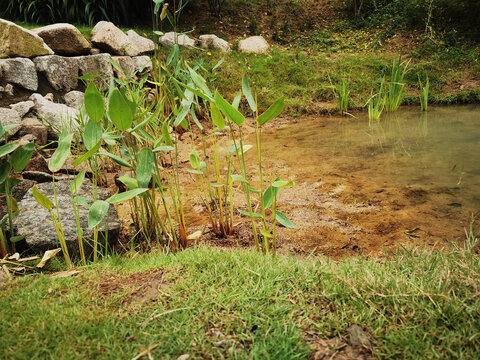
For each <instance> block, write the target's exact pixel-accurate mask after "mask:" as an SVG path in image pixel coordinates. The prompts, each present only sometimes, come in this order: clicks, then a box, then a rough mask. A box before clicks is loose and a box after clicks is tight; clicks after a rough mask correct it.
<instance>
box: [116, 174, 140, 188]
mask: <svg viewBox="0 0 480 360" xmlns="http://www.w3.org/2000/svg"><path fill="white" fill-rule="evenodd" d="M118 181H120V182H121V183H123V184H124V185H125V186H126V187H128V188H130V189H136V188H138V181H137V179H134V178H132V177H130V176H128V175H123V176H120V177H119V178H118Z"/></svg>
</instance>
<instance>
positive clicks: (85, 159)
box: [72, 139, 102, 166]
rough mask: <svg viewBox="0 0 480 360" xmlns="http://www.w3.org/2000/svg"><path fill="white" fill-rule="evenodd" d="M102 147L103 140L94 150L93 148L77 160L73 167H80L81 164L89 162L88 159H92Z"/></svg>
mask: <svg viewBox="0 0 480 360" xmlns="http://www.w3.org/2000/svg"><path fill="white" fill-rule="evenodd" d="M101 145H102V140H101V139H100V141H99V142H98V143H97V144H96V145H95V146H94V147H93V148H91V149H90V150H88V151H87V152H86V153H85V154H83V155H82V156H80V157H79V158H78V159H77V160H75V161H74V162H73V163H72V165H73V166H78V165H80V164H81V163H83V162H84V161H87V160H88V159H90V158H91V157H92V156H93V155H94V154H95V153H96V152H97V151H98V149H100V146H101Z"/></svg>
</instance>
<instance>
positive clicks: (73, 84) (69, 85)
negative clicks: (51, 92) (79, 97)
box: [33, 55, 78, 92]
mask: <svg viewBox="0 0 480 360" xmlns="http://www.w3.org/2000/svg"><path fill="white" fill-rule="evenodd" d="M33 62H34V63H35V67H36V69H37V71H38V72H40V73H42V74H43V75H45V77H46V78H47V80H48V82H49V83H50V85H51V86H52V87H53V88H54V89H55V90H62V91H67V92H68V91H70V90H73V89H76V88H77V86H78V79H77V77H78V61H77V59H76V58H70V57H63V56H58V55H48V56H39V57H36V58H35V59H33Z"/></svg>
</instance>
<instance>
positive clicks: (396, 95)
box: [385, 56, 410, 112]
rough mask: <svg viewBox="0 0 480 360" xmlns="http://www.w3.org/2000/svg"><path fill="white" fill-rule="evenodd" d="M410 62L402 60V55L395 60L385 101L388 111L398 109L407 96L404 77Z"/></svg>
mask: <svg viewBox="0 0 480 360" xmlns="http://www.w3.org/2000/svg"><path fill="white" fill-rule="evenodd" d="M409 63H410V61H403V62H402V57H401V56H400V57H399V58H398V60H396V59H394V60H393V65H392V69H391V75H390V82H389V83H388V91H387V95H386V103H385V109H386V110H387V111H388V112H393V111H397V110H398V107H399V106H400V105H401V104H402V100H403V98H404V96H405V82H404V77H405V74H406V72H407V70H408V64H409Z"/></svg>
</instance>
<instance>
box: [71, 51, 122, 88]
mask: <svg viewBox="0 0 480 360" xmlns="http://www.w3.org/2000/svg"><path fill="white" fill-rule="evenodd" d="M75 59H76V60H77V64H78V68H79V70H80V71H79V74H80V75H81V76H83V75H87V74H89V73H90V74H93V75H100V76H99V77H97V78H96V79H95V80H94V81H95V84H96V85H97V86H100V87H102V88H105V89H108V86H109V85H110V80H111V79H112V77H113V66H112V63H111V62H110V55H108V54H98V55H88V56H77V57H75Z"/></svg>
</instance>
